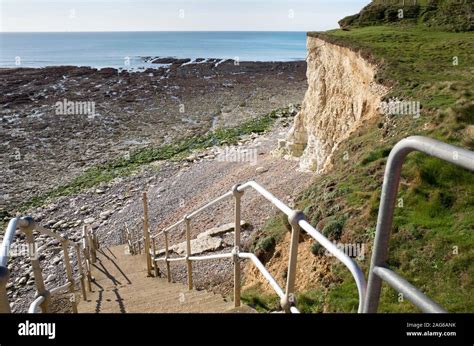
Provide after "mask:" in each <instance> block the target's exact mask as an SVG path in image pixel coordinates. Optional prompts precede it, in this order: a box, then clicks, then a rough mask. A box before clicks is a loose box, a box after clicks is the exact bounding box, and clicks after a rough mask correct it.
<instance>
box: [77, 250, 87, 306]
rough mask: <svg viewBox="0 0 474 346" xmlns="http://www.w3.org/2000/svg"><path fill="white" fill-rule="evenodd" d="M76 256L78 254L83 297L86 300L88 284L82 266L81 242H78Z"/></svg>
mask: <svg viewBox="0 0 474 346" xmlns="http://www.w3.org/2000/svg"><path fill="white" fill-rule="evenodd" d="M76 256H77V266H78V268H79V275H80V276H81V291H82V298H83V299H84V300H87V294H86V285H85V280H84V270H83V268H82V256H81V246H80V245H79V244H76Z"/></svg>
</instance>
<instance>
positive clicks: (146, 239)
mask: <svg viewBox="0 0 474 346" xmlns="http://www.w3.org/2000/svg"><path fill="white" fill-rule="evenodd" d="M412 151H419V152H423V153H425V154H428V155H431V156H434V157H436V158H439V159H441V160H444V161H448V162H450V163H453V164H455V165H458V166H460V167H463V168H466V169H468V170H470V171H473V172H474V153H473V152H471V151H468V150H466V149H462V148H459V147H455V146H453V145H450V144H446V143H443V142H440V141H437V140H434V139H430V138H426V137H420V136H413V137H409V138H406V139H404V140H402V141H400V142H399V143H398V144H396V145H395V147H394V148H393V149H392V151H391V153H390V155H389V158H388V161H387V168H386V170H385V176H384V182H383V187H382V195H381V198H380V208H379V215H378V220H377V230H376V235H375V241H374V249H373V253H372V260H371V265H370V270H369V280H368V286H367V284H366V280H365V277H364V274H363V272H362V270H361V269H360V267H359V266H358V265H357V263H356V262H355V261H354V260H353V259H351V258H350V257H349V256H348V255H346V254H345V253H344V252H342V251H341V250H340V249H339V248H338V247H337V246H336V245H335V244H333V243H332V242H331V241H330V240H329V239H327V238H326V237H325V236H324V235H322V234H321V232H319V231H318V230H317V229H316V228H314V227H313V226H311V225H310V224H309V223H308V222H307V221H306V219H305V216H304V214H303V213H302V212H301V211H298V210H292V209H291V208H290V207H288V206H287V205H286V204H284V203H283V202H282V201H280V200H279V199H278V198H276V197H275V196H274V195H272V194H271V193H270V192H268V191H267V190H266V189H264V188H263V187H262V186H261V185H259V184H258V183H256V182H254V181H249V182H247V183H245V184H242V185H239V184H238V185H235V186H233V187H232V189H231V190H230V191H228V192H226V193H225V194H223V195H221V196H220V197H218V198H216V199H214V200H213V201H211V202H209V203H207V204H205V205H203V206H202V207H200V208H198V209H196V210H194V211H193V212H191V213H190V214H188V215H185V216H184V217H183V218H182V219H181V220H179V221H178V222H176V223H175V224H173V225H171V226H169V227H167V228H165V229H164V230H162V231H161V232H159V233H157V234H155V235H153V236H150V229H149V222H148V200H147V194H146V193H144V194H143V210H144V217H143V220H142V221H143V234H142V235H135V236H134V235H133V234H132V233H131V232H130V230H129V228H128V226H126V233H124V232H122V241H123V242H125V243H126V244H128V247H129V250H130V253H131V254H132V255H133V254H137V253H141V243H142V242H143V248H144V253H145V255H146V261H147V273H148V275H149V276H151V275H152V274H151V271H152V270H154V273H155V276H157V275H158V265H157V264H158V262H160V261H162V262H165V265H166V272H167V278H168V281H169V282H171V270H170V263H171V262H178V261H185V262H186V266H187V282H188V288H189V289H190V290H191V289H192V288H193V270H192V262H193V261H205V260H216V259H231V260H232V261H233V263H234V304H235V307H239V306H240V293H241V292H240V291H241V272H240V270H241V268H240V263H239V262H240V260H242V259H248V260H250V261H252V263H253V264H254V265H255V267H256V268H257V269H258V270H259V271H260V273H261V274H262V275H263V277H264V278H265V279H266V281H267V282H268V284H269V285H270V286H271V287H272V289H273V290H274V291H275V292H276V294H277V295H278V296H279V297H280V305H281V307H282V309H283V310H284V311H285V312H292V313H298V312H299V311H298V309H297V308H296V306H295V305H296V301H295V296H294V294H295V280H296V266H297V254H298V243H299V235H300V233H301V231H302V230H303V231H305V232H306V233H307V234H308V235H310V236H311V237H312V238H313V239H315V240H316V241H317V242H318V243H319V244H321V245H322V246H323V247H324V248H326V250H327V251H329V252H330V253H331V254H332V255H334V256H335V257H336V258H337V259H338V260H339V261H341V262H342V263H343V264H344V265H345V266H346V267H347V269H349V271H350V272H351V274H352V276H353V278H354V281H355V282H356V285H357V290H358V295H359V306H358V312H359V313H361V312H365V313H368V312H377V308H378V304H379V300H380V290H381V285H382V281H385V282H387V283H388V284H389V285H390V286H391V287H392V288H394V289H396V290H397V291H398V292H400V293H402V294H403V295H404V297H406V298H407V299H408V300H409V301H411V302H412V303H413V304H414V305H416V306H417V307H418V308H420V309H421V310H422V311H424V312H445V310H444V309H443V308H442V307H440V306H439V305H438V304H437V303H435V302H434V301H432V300H431V299H430V298H428V297H427V296H426V295H424V294H423V293H422V292H421V291H420V290H418V289H417V288H416V287H414V286H413V285H411V284H410V283H409V282H408V281H406V280H405V279H404V278H403V277H402V276H400V275H399V274H397V273H395V272H394V271H392V270H391V269H389V268H388V267H387V265H386V263H385V262H386V260H387V257H388V243H389V240H390V233H391V228H392V221H393V212H394V207H395V202H396V197H397V192H398V184H399V182H400V174H401V169H402V166H403V163H404V161H405V158H406V156H407V155H408V153H410V152H412ZM248 189H253V190H255V191H256V192H257V193H259V194H260V195H261V196H263V197H264V198H265V199H266V200H267V201H269V202H270V203H271V204H273V205H274V206H275V207H277V208H278V209H279V210H280V211H282V212H283V213H284V214H285V215H286V216H287V217H288V221H289V223H290V225H291V243H290V254H289V259H288V271H287V273H288V274H287V278H286V286H285V289H283V288H281V287H280V285H279V284H278V282H277V281H276V280H275V278H274V277H273V276H272V275H271V274H270V273H269V272H268V270H267V269H266V268H265V266H264V265H263V264H262V262H260V260H259V259H258V258H257V256H255V255H254V254H253V253H246V252H240V249H241V241H240V227H241V199H242V196H243V194H244V192H245V190H248ZM231 197H233V198H234V248H233V250H232V252H231V253H224V254H211V255H202V256H193V255H192V252H191V227H192V221H193V219H194V218H195V217H196V216H197V215H199V214H201V213H202V212H204V211H206V210H207V209H209V208H210V207H212V206H214V205H216V204H218V203H220V202H222V201H224V200H227V199H228V198H231ZM183 224H184V226H185V235H186V255H185V256H184V257H175V258H170V257H169V252H170V251H169V237H168V234H169V232H170V231H172V230H174V229H175V228H177V227H178V226H180V225H183ZM17 228H19V229H20V231H21V232H23V233H24V234H25V236H26V241H27V243H28V245H29V247H30V249H33V253H30V261H31V265H32V268H33V275H34V279H35V284H36V289H37V297H36V298H35V300H34V301H33V302H32V303H31V305H30V308H29V312H36V311H37V309H38V307H40V308H41V310H42V312H48V311H49V308H48V305H49V301H50V297H51V295H54V294H56V293H59V292H63V291H65V290H68V291H69V292H70V293H71V297H75V285H76V282H77V281H78V280H80V284H81V290H82V295H83V297H84V299H86V288H85V280H86V279H87V284H88V290H89V291H91V281H92V280H91V263H94V262H95V260H96V249H98V247H99V242H98V240H97V237H96V235H95V233H93V232H91V231H89V230H88V229H87V228H86V227H84V228H83V233H82V238H81V242H80V243H74V242H71V241H70V240H67V239H65V238H63V237H61V236H60V235H58V234H56V233H54V232H52V231H50V230H48V229H45V228H44V227H42V226H40V225H38V224H37V223H36V222H34V221H33V219H32V218H30V217H23V218H14V219H12V220H11V221H10V223H9V224H8V228H7V230H6V232H5V235H4V237H3V241H2V244H1V249H0V251H1V253H0V312H10V305H9V302H8V296H7V290H6V285H7V281H8V279H9V271H8V267H7V264H8V258H9V250H10V247H11V245H12V243H13V239H14V235H15V233H16V230H17ZM33 231H37V232H39V233H42V234H46V235H48V236H51V237H53V238H55V239H57V240H58V241H60V242H61V244H62V249H63V255H64V262H65V267H66V275H67V279H68V282H67V283H66V284H65V285H63V286H60V287H56V288H54V289H51V290H47V289H46V287H45V284H44V280H43V276H42V271H41V267H40V263H39V259H38V257H37V256H36V254H35V252H36V251H35V244H34V236H33ZM160 235H163V236H164V247H165V248H164V257H161V258H160V257H158V256H157V251H156V242H157V237H158V236H160ZM134 238H138V239H134ZM70 246H74V247H75V249H76V256H77V263H78V272H79V275H78V276H77V277H74V276H73V271H72V267H71V262H70V258H69V252H68V247H70ZM81 254H82V255H84V262H85V268H84V267H83V264H82V260H81ZM71 303H72V310H73V312H77V305H76V301H75V299H71Z"/></svg>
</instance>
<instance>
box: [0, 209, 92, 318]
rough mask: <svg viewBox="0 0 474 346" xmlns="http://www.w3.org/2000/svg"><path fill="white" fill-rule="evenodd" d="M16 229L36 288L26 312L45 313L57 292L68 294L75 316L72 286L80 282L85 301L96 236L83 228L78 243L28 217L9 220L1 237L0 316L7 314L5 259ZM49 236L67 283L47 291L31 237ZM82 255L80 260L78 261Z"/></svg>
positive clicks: (7, 272) (74, 296) (8, 304)
mask: <svg viewBox="0 0 474 346" xmlns="http://www.w3.org/2000/svg"><path fill="white" fill-rule="evenodd" d="M18 228H19V230H20V232H22V233H23V234H24V235H25V238H26V242H27V244H28V251H29V254H28V255H29V257H30V262H31V266H32V269H33V276H34V281H35V285H36V291H37V292H36V297H35V299H34V301H33V302H32V303H31V305H30V307H29V309H28V312H29V313H36V312H37V310H38V308H41V311H42V312H49V304H50V300H51V296H52V295H55V294H57V293H62V292H65V291H69V293H70V302H71V308H72V311H73V312H74V313H77V303H76V295H75V292H76V283H77V282H78V281H79V282H80V287H81V293H82V296H83V298H84V300H85V299H87V297H86V283H85V281H86V280H87V288H88V290H89V292H90V291H92V289H91V263H94V262H95V258H96V252H95V250H96V249H97V248H98V241H97V237H96V235H95V234H94V233H93V232H90V231H89V230H88V229H87V228H86V227H83V232H82V237H81V242H73V241H70V240H68V239H65V238H63V237H61V236H60V235H59V234H57V233H55V232H53V231H51V230H48V229H46V228H44V227H42V226H41V225H39V224H38V223H36V222H35V221H34V220H33V219H32V218H31V217H22V218H14V219H12V220H10V222H9V224H8V227H7V230H6V232H5V235H4V237H3V241H2V245H1V249H0V251H1V252H0V313H9V312H11V309H10V303H9V301H8V295H7V289H6V285H7V282H8V279H9V274H10V273H9V270H8V267H7V265H8V259H9V254H10V249H11V246H12V244H13V240H14V235H15V233H16V231H17V229H18ZM34 231H36V232H38V233H41V234H44V235H47V236H50V237H52V238H54V239H56V240H58V241H59V242H60V243H61V246H62V251H63V257H64V258H63V259H64V265H65V268H66V277H67V283H66V284H64V285H62V286H59V287H55V288H53V289H50V290H48V289H47V288H46V285H45V283H44V278H43V273H42V269H41V265H40V262H39V256H38V251H37V249H36V244H35V238H34V235H33V232H34ZM70 247H73V248H74V250H75V252H76V259H77V271H78V275H76V276H74V272H73V268H72V265H71V259H70V256H69V248H70ZM82 256H84V261H83V260H82Z"/></svg>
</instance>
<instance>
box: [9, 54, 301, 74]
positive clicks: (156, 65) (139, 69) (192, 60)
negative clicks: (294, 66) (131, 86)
mask: <svg viewBox="0 0 474 346" xmlns="http://www.w3.org/2000/svg"><path fill="white" fill-rule="evenodd" d="M140 58H142V59H145V58H147V57H140ZM160 58H162V57H155V58H154V59H160ZM163 58H166V59H168V58H169V59H175V60H187V59H189V60H190V61H189V62H186V63H185V64H202V63H209V62H213V61H214V62H215V63H223V62H226V61H235V60H234V59H230V58H178V57H163ZM200 59H203V61H199V60H200ZM303 61H306V60H305V59H302V58H294V59H290V60H239V63H262V64H267V63H269V64H271V63H291V62H303ZM148 64H149V65H143V66H130V67H117V66H91V65H80V64H60V65H45V66H15V65H11V66H0V70H2V71H4V70H13V69H44V68H56V67H71V68H72V67H75V68H81V67H84V68H85V67H87V68H91V69H97V70H102V69H105V68H113V69H116V70H119V71H128V72H143V71H145V70H147V69H160V68H166V67H169V66H167V65H171V64H172V63H169V64H159V63H152V62H150V63H148Z"/></svg>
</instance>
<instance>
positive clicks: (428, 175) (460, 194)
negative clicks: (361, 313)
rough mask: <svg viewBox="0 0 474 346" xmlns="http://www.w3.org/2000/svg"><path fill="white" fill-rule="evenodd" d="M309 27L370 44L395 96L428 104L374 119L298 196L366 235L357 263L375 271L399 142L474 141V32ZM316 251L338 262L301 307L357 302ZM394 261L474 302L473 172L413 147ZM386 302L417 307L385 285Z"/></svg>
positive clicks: (432, 292)
mask: <svg viewBox="0 0 474 346" xmlns="http://www.w3.org/2000/svg"><path fill="white" fill-rule="evenodd" d="M309 36H317V37H320V38H322V39H324V40H326V41H328V42H331V43H334V44H338V45H342V46H345V47H348V48H350V49H353V50H355V51H359V52H361V54H362V55H364V56H365V57H367V58H370V59H371V60H372V61H373V62H375V63H377V64H378V65H379V66H380V69H379V71H378V75H377V79H378V81H379V82H380V83H384V84H387V85H390V86H391V91H390V93H389V95H387V97H386V98H387V99H389V98H392V97H397V98H398V99H400V100H407V101H418V102H420V104H421V107H422V110H421V116H420V117H419V118H415V117H412V116H391V117H386V116H382V115H381V116H380V117H379V118H377V119H373V120H372V121H368V122H367V123H366V126H365V127H364V128H361V129H359V130H358V131H357V132H356V133H354V134H353V135H352V136H351V137H350V138H349V139H348V140H346V141H345V142H344V143H343V144H342V145H341V146H340V147H339V148H338V150H337V151H336V153H335V156H334V157H335V160H334V168H333V169H332V170H331V172H329V173H328V174H325V175H321V176H319V177H316V179H315V181H314V184H313V185H312V187H311V188H309V189H308V190H307V191H306V192H305V193H304V194H303V195H302V196H301V198H300V199H299V201H298V204H297V206H298V208H299V209H301V210H304V211H305V214H306V215H307V217H308V219H309V220H310V221H311V223H312V224H313V225H318V226H319V228H320V229H321V230H322V231H323V233H324V234H325V235H326V236H328V237H329V238H330V239H331V240H333V241H337V242H342V243H363V244H365V245H366V248H367V249H368V252H367V253H366V256H365V259H364V260H361V261H358V262H359V264H360V265H361V267H362V268H363V270H364V271H365V272H366V273H367V271H368V268H369V265H370V256H371V251H372V243H373V237H374V233H375V226H376V218H377V213H378V206H379V202H380V194H381V186H382V181H383V173H384V169H385V166H386V161H387V156H388V154H389V152H390V150H391V148H392V147H393V145H394V144H395V143H396V142H398V141H399V140H401V139H402V138H405V137H407V136H411V135H424V136H428V137H432V138H437V139H440V140H443V141H445V142H449V143H452V144H455V145H458V146H461V147H464V148H467V149H470V150H474V97H473V90H474V88H473V86H474V78H473V76H474V64H473V63H474V61H473V57H474V32H452V31H445V30H440V29H434V28H430V27H428V26H426V25H424V24H420V23H416V22H415V23H414V22H405V23H399V24H397V25H392V24H385V25H380V23H379V24H378V25H370V26H362V27H352V28H351V29H350V30H333V31H329V32H325V33H309ZM275 224H278V223H277V222H269V223H268V227H267V228H266V229H265V230H264V231H263V232H262V235H261V237H260V238H262V237H265V236H268V235H269V234H275V232H276V231H278V230H276V229H275V228H276V227H275ZM280 228H281V232H285V230H284V229H283V228H282V227H280ZM335 229H336V230H337V232H335V231H334V230H335ZM257 242H258V240H257ZM314 250H315V251H314V255H315V256H319V257H320V260H321V263H322V264H324V263H327V262H329V263H331V270H330V273H329V274H328V275H327V276H326V278H323V279H321V278H320V279H318V280H315V283H314V285H312V286H310V287H307V290H306V291H305V292H300V294H299V303H298V304H299V308H300V309H302V310H303V311H305V312H321V311H323V310H324V311H337V312H340V311H346V312H348V311H356V310H357V293H356V292H357V290H356V287H355V284H354V282H353V279H352V277H351V276H350V274H348V272H347V271H346V270H345V269H344V268H343V266H342V265H340V264H338V263H337V262H336V261H333V262H331V259H326V258H324V255H321V251H319V249H318V247H317V246H315V248H314ZM388 264H389V265H390V267H391V268H393V269H394V270H396V271H397V272H398V273H400V274H401V275H403V276H405V277H406V278H407V279H408V280H409V281H410V282H412V283H413V284H414V285H415V286H417V287H419V288H420V289H421V290H422V291H423V292H425V293H426V294H427V295H428V296H429V297H431V298H432V299H434V300H435V301H437V302H439V303H440V304H441V305H442V306H444V307H445V308H447V309H448V310H449V311H453V312H461V311H464V312H472V311H474V295H473V294H472V293H473V290H474V174H472V173H470V172H468V171H466V170H464V169H461V168H457V167H455V166H453V165H451V164H449V163H445V162H442V161H440V160H437V159H434V158H430V157H428V156H426V155H423V154H416V153H413V154H410V155H409V156H408V158H407V161H406V164H405V166H404V168H403V171H402V180H401V184H400V192H399V195H398V204H397V208H396V211H395V217H394V225H393V232H392V238H391V242H390V257H389V261H388ZM308 270H309V269H308ZM328 278H329V279H328ZM328 280H329V281H330V283H329V284H328ZM323 282H325V283H323ZM297 301H298V297H297ZM379 311H384V312H414V311H417V309H416V308H415V307H414V306H413V305H412V304H410V303H409V302H407V301H406V300H401V301H400V300H399V296H398V293H397V292H396V291H394V290H393V289H391V288H389V287H388V286H384V288H383V291H382V299H381V305H380V309H379Z"/></svg>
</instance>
